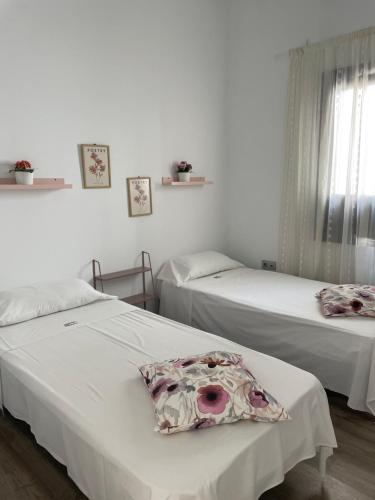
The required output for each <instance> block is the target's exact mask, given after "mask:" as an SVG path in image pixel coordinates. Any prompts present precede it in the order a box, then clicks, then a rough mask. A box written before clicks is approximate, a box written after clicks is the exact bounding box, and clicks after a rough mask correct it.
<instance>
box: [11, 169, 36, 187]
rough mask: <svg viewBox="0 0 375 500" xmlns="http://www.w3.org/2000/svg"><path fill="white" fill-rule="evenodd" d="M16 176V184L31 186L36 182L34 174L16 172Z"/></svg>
mask: <svg viewBox="0 0 375 500" xmlns="http://www.w3.org/2000/svg"><path fill="white" fill-rule="evenodd" d="M14 173H15V176H16V184H27V185H30V184H32V183H33V182H34V172H26V171H25V172H14Z"/></svg>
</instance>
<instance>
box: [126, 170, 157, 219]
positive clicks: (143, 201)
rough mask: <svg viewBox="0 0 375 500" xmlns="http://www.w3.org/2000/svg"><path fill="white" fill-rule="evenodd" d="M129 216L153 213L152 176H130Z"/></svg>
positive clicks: (128, 185)
mask: <svg viewBox="0 0 375 500" xmlns="http://www.w3.org/2000/svg"><path fill="white" fill-rule="evenodd" d="M126 180H127V188H128V210H129V217H142V216H144V215H151V214H152V193H151V177H128V178H127V179H126Z"/></svg>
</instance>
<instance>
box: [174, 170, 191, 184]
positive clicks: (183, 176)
mask: <svg viewBox="0 0 375 500" xmlns="http://www.w3.org/2000/svg"><path fill="white" fill-rule="evenodd" d="M177 175H178V180H179V182H190V172H177Z"/></svg>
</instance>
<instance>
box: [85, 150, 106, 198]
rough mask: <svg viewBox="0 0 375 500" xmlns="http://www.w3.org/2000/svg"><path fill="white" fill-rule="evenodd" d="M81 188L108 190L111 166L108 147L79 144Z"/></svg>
mask: <svg viewBox="0 0 375 500" xmlns="http://www.w3.org/2000/svg"><path fill="white" fill-rule="evenodd" d="M81 154H82V169H83V187H84V188H85V189H92V188H110V187H111V165H110V161H109V146H103V145H100V144H81Z"/></svg>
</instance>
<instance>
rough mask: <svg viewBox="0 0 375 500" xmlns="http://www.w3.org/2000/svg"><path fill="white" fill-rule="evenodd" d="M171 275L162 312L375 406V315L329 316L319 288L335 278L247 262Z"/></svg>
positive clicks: (359, 405)
mask: <svg viewBox="0 0 375 500" xmlns="http://www.w3.org/2000/svg"><path fill="white" fill-rule="evenodd" d="M216 276H220V277H219V278H215V277H214V276H208V277H205V278H201V279H197V280H193V281H191V282H189V283H187V284H185V285H184V286H183V287H181V288H176V287H174V286H173V285H170V284H168V283H165V282H163V283H162V289H161V291H162V293H161V314H162V315H164V316H166V317H169V318H172V319H175V320H177V321H181V322H183V323H186V324H188V325H193V326H195V327H197V328H201V329H203V330H206V331H210V332H213V333H215V334H217V335H221V336H223V337H226V338H228V339H231V340H233V341H235V342H238V343H240V344H242V345H244V346H247V347H250V348H251V349H255V350H257V351H261V352H264V353H267V354H269V355H271V356H275V357H277V358H279V359H283V360H284V361H287V362H288V363H291V364H293V365H295V366H298V367H300V368H303V369H304V370H307V371H309V372H311V373H313V374H314V375H316V376H317V377H318V379H319V380H320V382H321V383H322V384H323V385H324V387H326V388H328V389H331V390H333V391H337V392H340V393H342V394H346V395H347V396H349V401H348V404H349V406H350V407H352V408H355V409H357V410H362V411H367V412H371V413H373V414H375V320H374V319H371V318H363V317H357V318H325V317H324V316H322V314H321V312H320V308H319V302H318V300H317V299H316V298H315V293H316V292H318V291H320V290H321V289H322V288H324V287H325V286H327V283H322V282H318V281H312V280H308V279H303V278H298V277H295V276H289V275H286V274H280V273H274V272H269V271H258V270H254V269H248V268H242V269H235V270H232V271H226V272H223V273H219V274H218V275H216Z"/></svg>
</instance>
